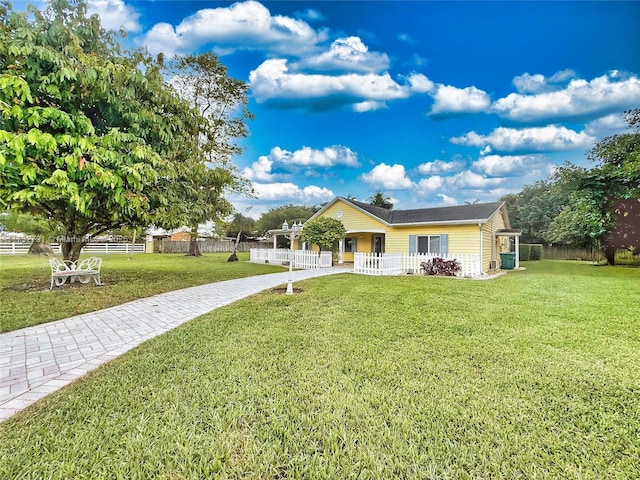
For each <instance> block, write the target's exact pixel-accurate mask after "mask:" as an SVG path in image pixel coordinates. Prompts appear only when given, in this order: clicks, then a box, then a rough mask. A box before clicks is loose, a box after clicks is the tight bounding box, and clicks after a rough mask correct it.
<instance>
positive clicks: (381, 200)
mask: <svg viewBox="0 0 640 480" xmlns="http://www.w3.org/2000/svg"><path fill="white" fill-rule="evenodd" d="M369 204H370V205H375V206H376V207H382V208H386V209H387V210H391V209H393V203H391V198H389V197H385V195H384V193H383V192H382V191H380V190H378V191H377V192H376V193H374V194H373V195H372V196H370V197H369Z"/></svg>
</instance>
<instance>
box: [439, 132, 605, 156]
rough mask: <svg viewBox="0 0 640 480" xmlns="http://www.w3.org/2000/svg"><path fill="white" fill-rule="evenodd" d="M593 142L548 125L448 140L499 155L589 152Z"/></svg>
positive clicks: (474, 134)
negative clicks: (510, 153) (512, 153)
mask: <svg viewBox="0 0 640 480" xmlns="http://www.w3.org/2000/svg"><path fill="white" fill-rule="evenodd" d="M595 140H596V139H595V138H594V137H592V136H591V135H588V134H587V133H585V132H584V131H583V132H575V131H573V130H570V129H568V128H566V127H563V126H556V125H548V126H546V127H535V128H524V129H515V128H505V127H499V128H496V129H495V130H494V131H493V132H491V133H490V134H489V135H479V134H478V133H476V132H474V131H472V132H469V133H466V134H464V135H462V136H460V137H454V138H451V142H452V143H456V144H459V145H467V146H474V147H480V148H483V147H486V146H487V145H489V146H491V148H492V149H493V150H498V151H502V152H514V151H528V152H545V151H547V152H548V151H563V150H575V149H587V148H590V147H591V145H592V144H593V142H594V141H595Z"/></svg>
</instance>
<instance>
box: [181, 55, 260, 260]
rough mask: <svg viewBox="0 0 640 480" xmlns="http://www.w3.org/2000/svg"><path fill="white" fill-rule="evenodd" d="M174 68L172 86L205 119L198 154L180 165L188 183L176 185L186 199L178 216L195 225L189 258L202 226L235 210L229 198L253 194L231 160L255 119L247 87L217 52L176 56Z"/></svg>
mask: <svg viewBox="0 0 640 480" xmlns="http://www.w3.org/2000/svg"><path fill="white" fill-rule="evenodd" d="M169 67H170V69H169V72H170V74H171V79H170V82H171V85H172V86H173V87H174V88H175V89H176V92H177V93H178V94H179V95H180V96H181V97H182V98H184V99H185V100H186V101H188V102H189V103H190V104H191V105H192V106H193V107H194V108H195V109H196V110H197V111H198V113H199V114H200V115H201V117H200V121H199V123H198V129H197V130H196V131H194V132H193V137H192V142H193V144H194V152H196V155H197V156H195V157H193V158H191V159H189V161H188V162H184V163H183V164H182V165H181V166H180V167H181V169H182V171H183V173H184V175H183V177H182V178H184V179H185V180H186V181H182V182H180V183H178V185H177V187H178V189H179V191H180V192H181V194H180V195H181V199H182V200H183V201H182V202H180V203H177V204H175V206H177V207H178V208H181V210H180V211H179V212H174V215H173V217H178V218H180V217H182V223H183V224H186V225H189V226H190V227H191V243H190V246H189V255H192V256H198V255H200V251H199V248H198V242H197V237H198V225H199V224H201V223H204V222H206V221H209V220H213V221H217V222H220V221H221V220H222V219H223V218H224V217H227V216H228V215H229V214H230V213H232V211H233V207H232V205H231V204H230V203H229V202H228V201H227V200H226V198H225V197H224V194H226V193H231V192H236V193H242V194H247V195H250V194H251V192H250V188H249V184H248V182H247V181H246V180H245V179H243V178H242V177H241V176H240V174H239V173H238V171H237V169H236V168H235V166H234V165H233V164H232V163H231V162H230V159H231V156H232V155H233V154H237V153H239V152H240V151H241V148H240V146H239V145H238V144H237V143H235V141H234V140H235V139H237V138H241V137H245V136H246V135H247V128H246V124H245V121H246V120H249V119H252V118H253V116H252V114H251V113H250V112H249V111H248V110H247V108H246V105H247V90H248V85H247V84H246V83H244V82H242V81H240V80H237V79H235V78H232V77H230V76H229V75H228V72H227V68H226V67H225V66H224V65H223V64H222V63H220V61H219V59H218V57H216V56H215V55H214V54H212V53H203V54H199V55H188V56H185V57H176V58H175V59H174V60H173V61H172V62H171V63H170V64H169ZM176 213H177V214H176Z"/></svg>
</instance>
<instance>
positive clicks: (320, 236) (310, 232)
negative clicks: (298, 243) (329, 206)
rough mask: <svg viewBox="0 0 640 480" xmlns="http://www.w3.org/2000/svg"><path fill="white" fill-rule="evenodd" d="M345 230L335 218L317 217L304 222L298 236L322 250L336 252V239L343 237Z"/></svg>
mask: <svg viewBox="0 0 640 480" xmlns="http://www.w3.org/2000/svg"><path fill="white" fill-rule="evenodd" d="M346 233H347V231H346V229H345V228H344V225H343V224H342V222H341V221H340V220H338V219H337V218H328V217H319V218H315V219H313V220H311V221H309V222H307V223H305V224H304V227H302V234H301V236H300V238H301V240H302V241H303V242H308V243H312V244H314V245H317V246H318V248H319V249H320V250H321V251H322V250H325V251H326V250H329V251H331V252H336V251H337V249H338V240H340V239H341V238H344V236H345V235H346Z"/></svg>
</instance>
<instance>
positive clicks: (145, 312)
mask: <svg viewBox="0 0 640 480" xmlns="http://www.w3.org/2000/svg"><path fill="white" fill-rule="evenodd" d="M345 271H347V270H345V269H337V268H324V269H317V270H297V271H294V272H293V277H292V279H293V281H294V282H295V281H299V280H304V279H307V278H313V277H317V276H322V275H330V274H333V273H342V272H345ZM288 275H289V273H288V272H283V273H273V274H269V275H258V276H255V277H248V278H241V279H236V280H228V281H225V282H218V283H210V284H207V285H201V286H198V287H192V288H186V289H184V290H177V291H173V292H168V293H163V294H160V295H155V296H153V297H149V298H143V299H140V300H134V301H132V302H129V303H125V304H123V305H118V306H115V307H111V308H107V309H104V310H99V311H97V312H91V313H85V314H83V315H78V316H75V317H70V318H67V319H65V320H59V321H55V322H51V323H46V324H42V325H38V326H35V327H29V328H24V329H22V330H16V331H13V332H7V333H2V334H0V422H1V421H3V420H5V419H7V418H9V417H10V416H12V415H14V414H15V413H17V412H19V411H20V410H22V409H24V408H26V407H28V406H29V405H31V404H32V403H34V402H36V401H37V400H40V399H41V398H43V397H45V396H46V395H48V394H50V393H52V392H54V391H56V390H58V389H59V388H62V387H64V386H65V385H67V384H69V383H71V382H73V381H74V380H76V379H78V378H80V377H82V376H83V375H85V374H86V373H87V372H89V371H91V370H93V369H94V368H96V367H98V366H99V365H101V364H102V363H105V362H108V361H109V360H112V359H114V358H116V357H117V356H118V355H121V354H123V353H124V352H126V351H128V350H131V349H132V348H134V347H136V346H138V345H140V344H141V343H142V342H144V341H146V340H148V339H150V338H153V337H155V336H157V335H160V334H161V333H164V332H166V331H168V330H171V329H173V328H175V327H177V326H178V325H181V324H182V323H184V322H187V321H189V320H192V319H194V318H196V317H198V316H200V315H203V314H205V313H207V312H210V311H212V310H215V309H216V308H218V307H221V306H224V305H228V304H230V303H233V302H235V301H236V300H239V299H241V298H244V297H247V296H250V295H253V294H255V293H258V292H261V291H263V290H266V289H269V288H273V287H277V286H278V285H282V284H284V283H286V282H287V279H288Z"/></svg>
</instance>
